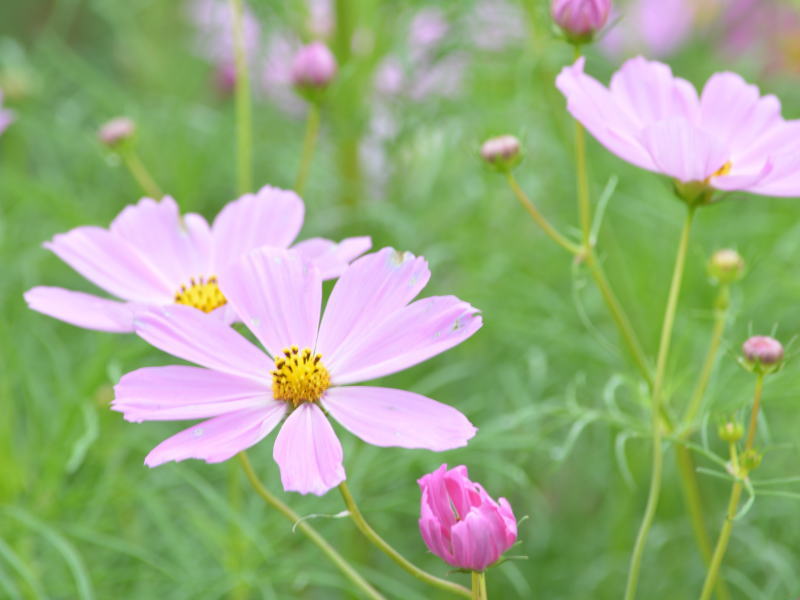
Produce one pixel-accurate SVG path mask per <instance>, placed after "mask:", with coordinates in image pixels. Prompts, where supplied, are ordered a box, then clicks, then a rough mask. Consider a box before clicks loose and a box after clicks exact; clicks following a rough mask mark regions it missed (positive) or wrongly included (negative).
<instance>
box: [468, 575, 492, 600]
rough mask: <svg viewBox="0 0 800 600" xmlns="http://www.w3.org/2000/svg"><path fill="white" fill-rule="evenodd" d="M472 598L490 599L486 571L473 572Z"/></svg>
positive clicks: (474, 599) (478, 599)
mask: <svg viewBox="0 0 800 600" xmlns="http://www.w3.org/2000/svg"><path fill="white" fill-rule="evenodd" d="M472 600H489V594H487V593H486V573H485V572H484V571H480V572H479V571H473V572H472Z"/></svg>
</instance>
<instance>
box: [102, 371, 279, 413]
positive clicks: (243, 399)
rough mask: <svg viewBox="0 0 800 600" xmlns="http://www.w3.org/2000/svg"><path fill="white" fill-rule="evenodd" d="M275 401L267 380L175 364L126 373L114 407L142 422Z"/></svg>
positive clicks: (256, 405) (249, 406)
mask: <svg viewBox="0 0 800 600" xmlns="http://www.w3.org/2000/svg"><path fill="white" fill-rule="evenodd" d="M275 404H276V401H275V400H273V399H272V393H271V389H270V388H269V387H268V385H266V384H265V383H264V382H258V381H254V380H252V379H246V378H244V377H239V376H237V375H231V374H229V373H220V372H218V371H211V370H209V369H201V368H199V367H188V366H182V365H174V366H168V367H145V368H143V369H138V370H136V371H133V372H132V373H127V374H126V375H123V376H122V379H120V380H119V383H118V384H117V385H115V386H114V401H113V402H112V403H111V408H112V409H113V410H116V411H119V412H121V413H123V415H124V416H125V420H126V421H133V422H140V421H172V420H180V419H205V418H208V417H216V416H217V415H222V414H226V413H232V412H236V411H240V410H242V409H250V408H259V407H260V408H268V407H270V406H273V405H275ZM281 405H282V406H284V407H285V406H286V405H285V404H281Z"/></svg>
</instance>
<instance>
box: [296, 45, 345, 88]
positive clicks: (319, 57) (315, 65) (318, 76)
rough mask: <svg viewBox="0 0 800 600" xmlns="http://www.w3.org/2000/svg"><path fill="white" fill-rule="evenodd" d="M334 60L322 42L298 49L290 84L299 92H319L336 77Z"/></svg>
mask: <svg viewBox="0 0 800 600" xmlns="http://www.w3.org/2000/svg"><path fill="white" fill-rule="evenodd" d="M336 69H337V67H336V59H335V58H334V56H333V53H332V52H331V51H330V50H329V49H328V47H327V46H326V45H325V44H323V43H322V42H313V43H311V44H309V45H308V46H303V47H302V48H300V50H299V52H298V53H297V54H295V56H294V60H293V62H292V83H293V84H294V85H295V86H296V87H298V88H300V89H301V90H309V91H313V90H321V89H324V88H326V87H327V86H328V84H329V83H330V82H331V80H332V79H333V77H334V76H335V75H336Z"/></svg>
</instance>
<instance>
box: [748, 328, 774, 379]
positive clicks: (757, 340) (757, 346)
mask: <svg viewBox="0 0 800 600" xmlns="http://www.w3.org/2000/svg"><path fill="white" fill-rule="evenodd" d="M742 354H744V360H745V366H746V367H748V368H749V369H751V370H753V371H758V370H760V371H761V372H762V373H769V372H772V371H774V370H776V369H777V368H778V367H780V364H781V361H782V360H783V346H782V345H781V343H780V342H779V341H778V340H776V339H775V338H771V337H768V336H766V335H756V336H753V337H751V338H749V339H748V340H747V341H746V342H745V343H744V344H742Z"/></svg>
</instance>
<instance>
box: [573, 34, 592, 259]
mask: <svg viewBox="0 0 800 600" xmlns="http://www.w3.org/2000/svg"><path fill="white" fill-rule="evenodd" d="M580 57H581V47H580V45H579V44H575V60H578V59H579V58H580ZM575 166H576V175H577V183H578V215H579V218H580V224H581V241H582V243H583V250H584V252H586V253H587V254H588V253H589V252H590V251H591V244H592V240H591V232H592V206H591V203H590V201H589V177H588V176H587V173H586V133H585V132H584V129H583V125H581V123H580V121H578V120H577V119H576V120H575Z"/></svg>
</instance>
